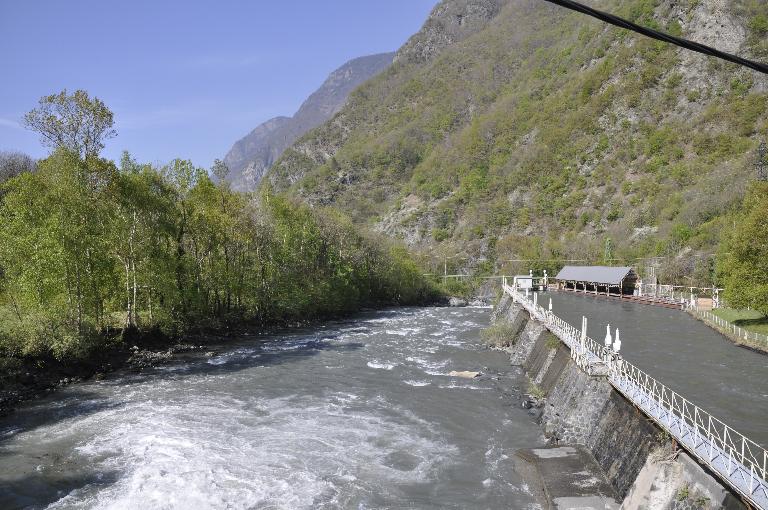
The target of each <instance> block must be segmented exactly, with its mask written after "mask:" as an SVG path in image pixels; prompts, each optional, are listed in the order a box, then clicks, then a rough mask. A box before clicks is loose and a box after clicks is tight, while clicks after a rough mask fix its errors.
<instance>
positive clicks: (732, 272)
mask: <svg viewBox="0 0 768 510" xmlns="http://www.w3.org/2000/svg"><path fill="white" fill-rule="evenodd" d="M720 252H721V253H720V256H719V257H718V273H719V274H720V276H721V281H722V282H723V283H724V284H725V299H726V300H727V301H728V304H729V306H732V307H735V308H747V307H751V308H754V309H755V310H759V311H761V312H763V313H765V314H768V183H766V182H754V183H753V184H752V186H751V188H750V189H749V191H748V192H747V195H746V197H745V198H744V204H743V206H742V209H741V211H739V212H738V213H737V214H736V216H735V217H734V219H733V231H732V232H731V235H730V236H729V237H728V238H727V239H726V240H725V242H724V243H723V244H722V245H721V249H720Z"/></svg>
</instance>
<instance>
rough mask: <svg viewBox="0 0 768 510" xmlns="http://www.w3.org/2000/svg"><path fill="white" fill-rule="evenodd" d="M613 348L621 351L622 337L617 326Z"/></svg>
mask: <svg viewBox="0 0 768 510" xmlns="http://www.w3.org/2000/svg"><path fill="white" fill-rule="evenodd" d="M613 350H614V351H616V352H619V351H620V350H621V339H620V338H619V328H616V338H615V339H614V341H613Z"/></svg>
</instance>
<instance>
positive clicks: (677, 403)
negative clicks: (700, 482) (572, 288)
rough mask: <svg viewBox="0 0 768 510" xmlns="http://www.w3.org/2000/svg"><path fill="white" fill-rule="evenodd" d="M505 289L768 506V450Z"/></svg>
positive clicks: (583, 359) (591, 367) (593, 367)
mask: <svg viewBox="0 0 768 510" xmlns="http://www.w3.org/2000/svg"><path fill="white" fill-rule="evenodd" d="M502 286H503V289H504V292H506V293H507V294H509V295H510V296H511V297H512V298H513V300H514V301H515V302H516V303H519V304H520V305H522V306H523V307H524V308H525V309H526V310H527V311H528V313H529V314H530V315H531V317H532V318H534V319H536V320H538V321H539V322H541V323H543V324H544V325H545V326H546V327H547V329H549V330H550V331H551V332H552V333H554V334H555V335H556V336H557V337H558V338H560V340H562V341H563V343H565V344H566V345H567V346H568V347H569V348H570V350H571V357H572V358H573V359H574V360H575V362H576V363H577V365H578V366H579V367H580V368H582V369H583V370H585V371H586V372H587V373H589V374H590V375H595V374H599V375H604V376H606V377H607V379H608V381H609V382H610V383H611V385H612V386H613V387H614V388H616V389H617V390H618V391H619V392H621V393H622V394H623V395H624V396H626V397H627V398H628V399H629V400H630V401H631V402H632V403H634V404H635V405H637V406H638V407H639V408H640V409H641V410H642V411H643V412H644V413H645V414H646V415H648V416H649V417H650V418H652V419H653V420H654V421H655V422H656V423H657V424H658V425H659V426H660V427H661V428H662V429H663V430H665V431H666V432H667V433H669V434H670V435H671V436H672V437H674V438H675V439H676V440H677V441H678V443H679V444H680V445H682V446H683V447H685V449H686V450H688V452H689V453H691V454H692V455H693V456H695V457H696V458H698V459H699V460H700V461H701V462H702V463H703V464H705V465H706V466H707V467H709V468H710V469H711V470H712V471H713V472H714V473H716V474H717V475H718V476H719V477H720V478H721V479H722V480H724V481H725V482H726V483H727V484H728V485H729V486H730V487H732V488H733V489H734V490H735V491H736V492H737V493H739V494H741V495H742V496H743V497H744V498H746V499H747V500H748V501H749V502H750V503H752V504H753V505H755V506H756V507H757V508H761V509H764V510H768V482H766V479H768V452H767V451H766V449H765V448H763V447H762V446H760V445H758V444H757V443H755V442H754V441H752V440H751V439H749V438H748V437H746V436H744V435H743V434H741V433H739V432H737V431H736V430H734V429H732V428H731V427H729V426H728V425H726V424H725V423H724V422H722V421H721V420H719V419H718V418H716V417H714V416H712V415H711V414H710V413H708V412H707V411H705V410H703V409H701V408H700V407H698V406H697V405H695V404H693V403H692V402H690V401H689V400H688V399H686V398H685V397H683V396H682V395H680V394H678V393H676V392H675V391H674V390H672V389H670V388H668V387H667V386H665V385H664V384H662V383H660V382H659V381H657V380H656V379H654V378H653V377H651V376H650V375H648V374H647V373H645V372H644V371H642V370H640V369H639V368H637V367H636V366H634V365H632V364H631V363H629V362H628V361H626V360H624V359H623V358H622V357H621V356H620V355H619V354H618V353H616V352H614V351H613V350H612V349H610V348H608V347H607V346H604V345H601V344H600V343H599V342H596V341H595V340H593V339H592V338H590V337H588V336H587V335H586V331H584V330H579V329H577V328H575V327H574V326H572V325H571V324H569V323H567V322H566V321H564V320H563V319H561V318H560V317H557V316H556V315H555V314H554V313H553V312H552V311H551V310H546V309H544V308H543V307H541V306H539V305H538V302H537V298H536V295H535V294H534V295H533V297H532V298H529V297H528V296H526V295H525V294H523V293H522V292H520V291H519V290H518V289H516V288H514V287H512V286H510V285H508V282H507V280H506V279H504V280H503V281H502Z"/></svg>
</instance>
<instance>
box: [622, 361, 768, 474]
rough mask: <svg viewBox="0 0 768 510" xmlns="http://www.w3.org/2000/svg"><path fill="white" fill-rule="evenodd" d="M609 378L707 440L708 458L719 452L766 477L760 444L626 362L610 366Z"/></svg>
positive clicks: (767, 464)
mask: <svg viewBox="0 0 768 510" xmlns="http://www.w3.org/2000/svg"><path fill="white" fill-rule="evenodd" d="M611 376H617V377H622V378H626V379H627V380H628V381H630V382H631V383H633V384H634V385H636V386H637V387H639V388H641V389H642V390H643V391H644V392H645V393H646V394H647V395H648V396H650V398H652V399H653V400H654V401H656V402H657V403H658V404H660V405H661V406H662V407H663V408H664V409H665V410H667V411H668V412H669V413H671V414H672V415H674V416H676V417H677V418H678V419H680V420H681V421H682V422H683V423H685V424H687V425H688V426H689V427H690V428H691V429H692V430H693V431H694V434H696V435H698V436H699V437H700V438H701V439H707V442H708V443H709V445H710V446H711V451H710V456H714V455H715V452H716V449H719V450H721V451H722V452H724V453H725V454H726V455H728V457H729V462H730V463H733V462H738V463H740V464H742V465H743V466H745V467H746V468H747V469H749V470H750V471H752V472H753V473H754V475H755V476H759V477H760V478H762V479H763V480H765V479H766V477H768V451H766V449H765V448H763V447H762V446H760V445H759V444H757V443H755V442H754V441H752V440H751V439H749V438H748V437H746V436H744V435H743V434H741V433H740V432H737V431H736V430H734V429H733V428H731V427H730V426H728V425H727V424H725V423H723V422H722V421H721V420H719V419H718V418H716V417H715V416H712V415H711V414H710V413H708V412H707V411H705V410H703V409H701V408H700V407H699V406H697V405H696V404H694V403H692V402H691V401H690V400H688V399H686V398H685V397H683V396H682V395H680V394H679V393H677V392H675V391H674V390H671V389H670V388H668V387H667V386H665V385H664V384H662V383H660V382H659V381H657V380H656V379H654V378H653V377H651V376H650V375H648V374H647V373H645V372H644V371H642V370H640V369H639V368H637V367H636V366H634V365H632V364H631V363H629V362H627V361H626V360H623V359H621V360H619V361H618V362H615V363H613V364H612V366H611ZM710 460H711V459H710Z"/></svg>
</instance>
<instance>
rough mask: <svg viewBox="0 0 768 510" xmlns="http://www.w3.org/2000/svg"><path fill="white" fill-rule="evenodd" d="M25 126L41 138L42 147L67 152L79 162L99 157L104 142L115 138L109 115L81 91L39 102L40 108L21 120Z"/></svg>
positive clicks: (61, 94) (57, 95)
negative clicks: (65, 150) (86, 158)
mask: <svg viewBox="0 0 768 510" xmlns="http://www.w3.org/2000/svg"><path fill="white" fill-rule="evenodd" d="M24 124H25V125H26V126H27V127H28V128H29V129H32V130H33V131H37V132H38V133H39V134H40V137H41V140H42V142H43V144H44V145H46V146H48V147H52V148H54V149H55V148H58V147H63V148H66V149H68V150H70V151H71V152H73V153H75V154H78V155H79V156H80V157H82V158H85V157H88V156H91V157H92V156H96V155H98V154H99V152H101V149H103V148H104V140H107V139H109V138H112V137H114V136H115V135H116V132H115V130H114V129H113V128H112V126H113V125H114V119H113V115H112V112H111V111H110V110H109V108H107V107H106V105H105V104H104V103H103V102H102V101H101V100H100V99H99V98H97V97H94V98H91V97H89V96H88V93H87V92H86V91H84V90H76V91H75V92H74V93H73V94H72V95H69V94H67V91H66V90H62V91H61V92H59V93H58V94H51V95H50V96H44V97H42V98H40V104H39V106H38V107H37V108H35V109H34V110H32V111H30V112H29V113H27V114H26V115H25V116H24Z"/></svg>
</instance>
